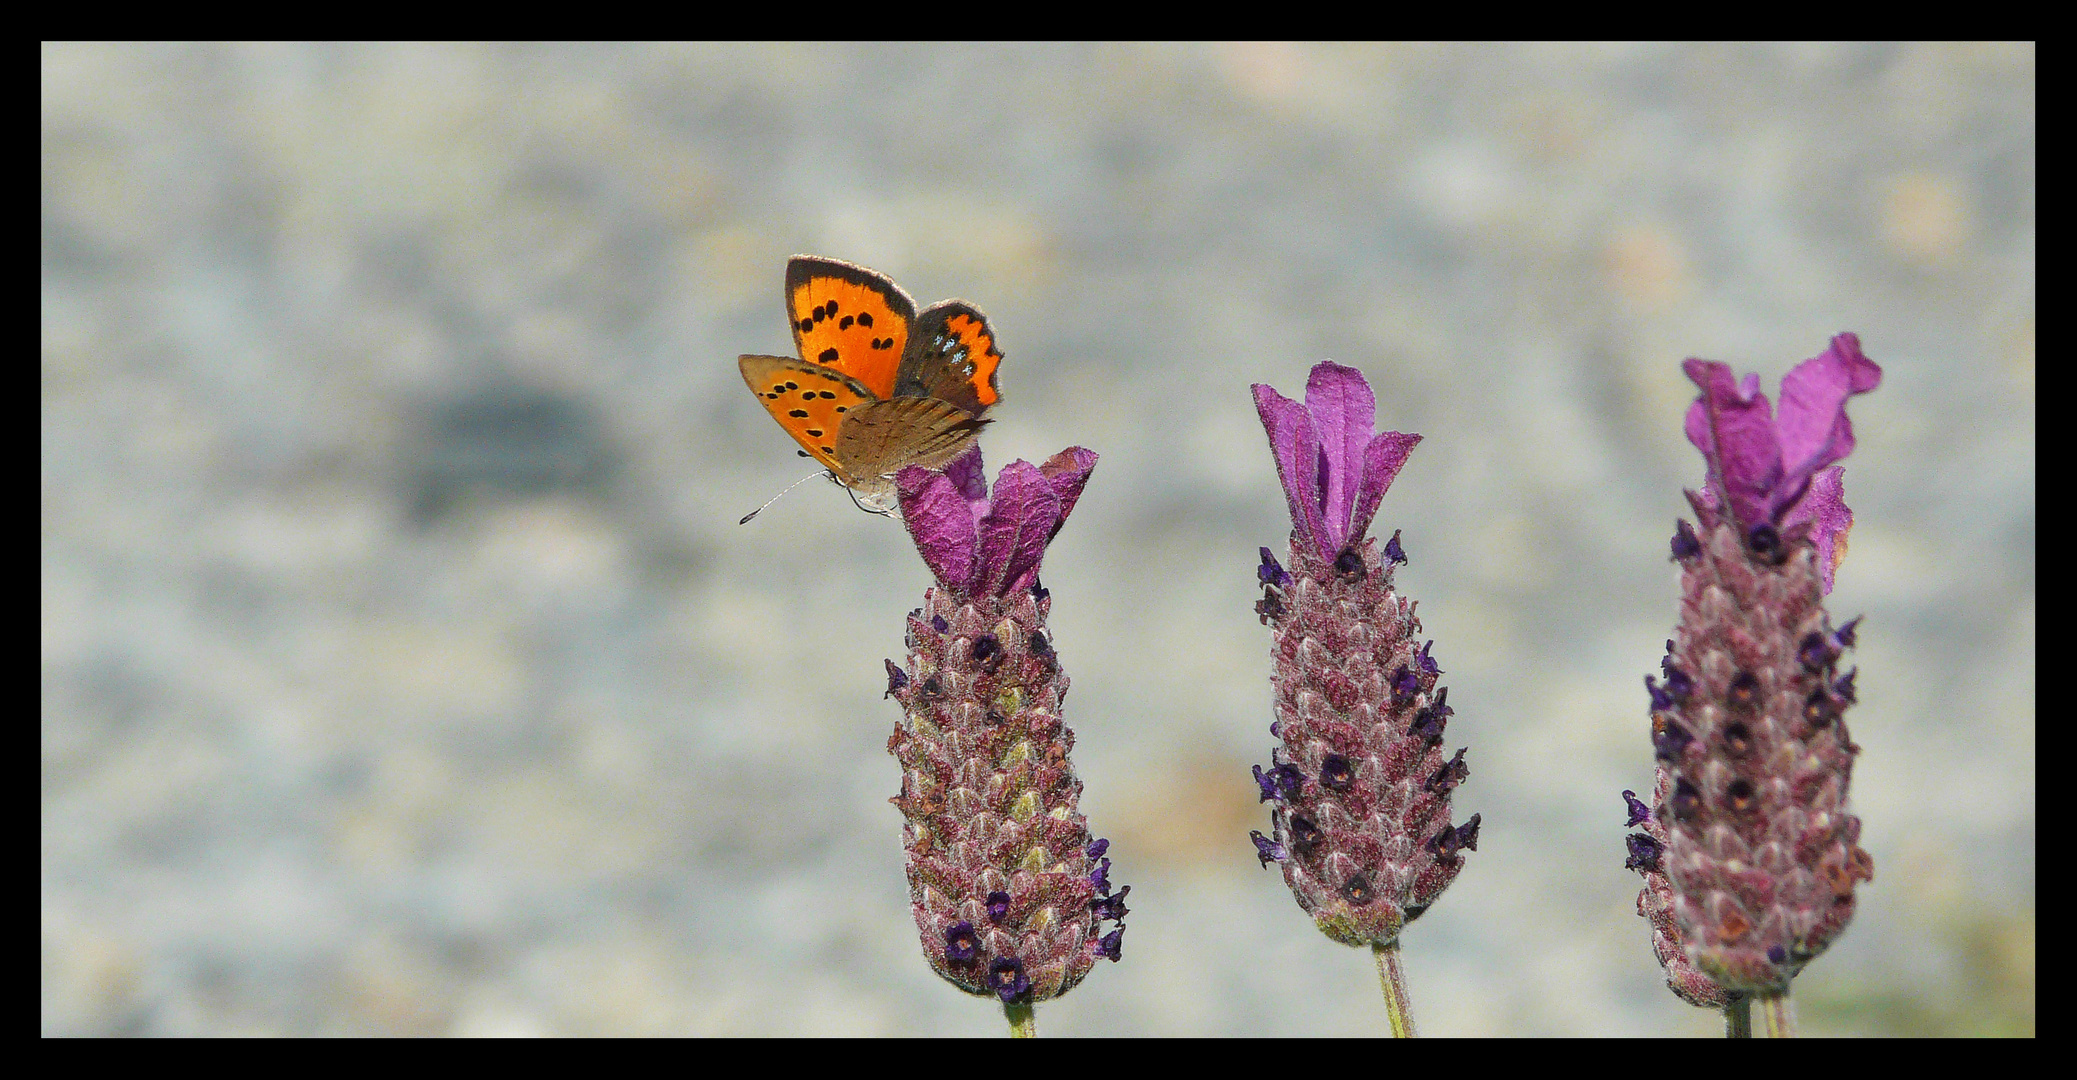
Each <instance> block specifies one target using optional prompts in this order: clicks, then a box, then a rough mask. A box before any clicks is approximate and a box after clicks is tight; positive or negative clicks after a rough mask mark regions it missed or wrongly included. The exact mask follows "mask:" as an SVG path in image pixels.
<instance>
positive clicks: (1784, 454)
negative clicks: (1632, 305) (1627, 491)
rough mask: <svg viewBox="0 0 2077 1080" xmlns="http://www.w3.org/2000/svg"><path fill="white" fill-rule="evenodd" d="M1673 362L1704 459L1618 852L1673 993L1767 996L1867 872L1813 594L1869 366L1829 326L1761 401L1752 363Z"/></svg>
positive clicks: (1837, 635)
mask: <svg viewBox="0 0 2077 1080" xmlns="http://www.w3.org/2000/svg"><path fill="white" fill-rule="evenodd" d="M1684 366H1685V369H1686V371H1687V373H1688V376H1689V377H1690V378H1691V379H1693V380H1694V381H1695V384H1696V386H1698V387H1699V388H1700V389H1701V396H1700V397H1699V398H1698V399H1697V400H1696V401H1695V404H1694V406H1693V407H1692V408H1690V409H1689V411H1688V415H1687V434H1688V438H1689V440H1690V441H1692V442H1693V443H1694V444H1695V446H1696V448H1697V449H1699V450H1701V451H1702V455H1703V458H1704V460H1705V461H1706V462H1707V464H1708V470H1709V471H1708V480H1707V482H1706V484H1705V485H1704V487H1703V488H1702V489H1701V490H1700V491H1690V492H1688V499H1689V502H1690V503H1691V505H1693V507H1694V509H1695V513H1696V516H1697V517H1698V518H1699V519H1700V527H1699V529H1695V530H1691V529H1690V527H1689V526H1688V525H1687V523H1685V522H1682V523H1680V525H1679V526H1678V530H1677V532H1676V533H1675V541H1674V544H1673V553H1674V559H1675V561H1676V562H1677V563H1678V564H1679V565H1680V579H1681V605H1680V623H1679V626H1678V627H1677V628H1676V630H1675V631H1674V637H1673V640H1672V641H1670V642H1669V643H1668V653H1667V656H1666V658H1665V659H1664V660H1663V661H1662V662H1661V668H1662V670H1663V672H1664V674H1665V676H1666V681H1667V690H1665V691H1660V690H1657V689H1656V688H1654V692H1653V694H1652V699H1651V703H1650V709H1651V717H1652V745H1653V747H1654V753H1655V756H1656V758H1657V761H1658V776H1657V783H1656V785H1655V788H1654V796H1653V804H1652V806H1651V808H1650V814H1649V819H1648V820H1647V821H1646V822H1644V826H1645V832H1644V833H1643V834H1638V835H1633V836H1632V838H1631V840H1630V841H1629V849H1630V853H1631V865H1632V867H1633V868H1635V869H1638V870H1639V871H1640V872H1641V873H1643V874H1644V875H1645V881H1646V887H1645V890H1644V892H1643V893H1641V894H1640V895H1639V896H1638V913H1639V914H1641V915H1644V916H1645V917H1646V918H1647V919H1649V920H1650V921H1651V922H1652V926H1653V948H1654V951H1656V952H1657V953H1658V955H1659V958H1660V961H1661V963H1662V964H1663V965H1664V966H1665V968H1666V974H1667V979H1668V982H1669V984H1670V985H1671V986H1672V987H1673V989H1674V991H1675V992H1676V993H1678V994H1679V995H1680V996H1681V997H1682V998H1683V999H1685V1000H1687V1001H1690V1002H1693V1003H1695V1004H1707V1005H1721V1004H1725V1003H1726V1002H1735V1001H1737V1000H1738V999H1740V998H1743V997H1747V996H1752V997H1758V998H1760V999H1762V1000H1764V1001H1767V1002H1769V1003H1770V1009H1771V1008H1774V1007H1775V1006H1776V1005H1778V1004H1780V1003H1781V1001H1782V999H1783V998H1784V997H1785V995H1786V994H1787V992H1788V987H1789V982H1790V980H1792V979H1793V978H1795V976H1796V974H1797V973H1798V972H1800V971H1801V970H1802V968H1803V966H1804V965H1806V964H1808V963H1809V962H1810V961H1811V960H1812V959H1814V958H1815V957H1816V956H1817V955H1818V954H1820V953H1822V952H1823V951H1824V950H1825V947H1826V946H1827V945H1829V944H1830V943H1831V942H1832V940H1833V939H1834V938H1836V937H1838V935H1839V934H1840V932H1841V931H1843V930H1844V929H1845V928H1846V924H1847V922H1848V921H1849V920H1850V919H1851V918H1852V917H1853V909H1854V887H1855V885H1856V883H1858V882H1861V881H1868V880H1872V879H1873V877H1874V863H1873V860H1871V859H1870V858H1869V856H1868V853H1867V852H1866V851H1864V850H1862V849H1861V847H1860V846H1859V844H1858V841H1859V838H1860V831H1861V822H1860V819H1859V818H1857V817H1854V816H1853V815H1851V814H1849V813H1847V812H1846V796H1847V785H1848V782H1849V780H1850V779H1851V777H1852V773H1853V759H1854V756H1855V755H1856V754H1857V753H1859V752H1860V747H1858V746H1856V745H1854V743H1853V740H1852V739H1851V738H1849V737H1848V735H1847V730H1846V720H1845V711H1846V708H1847V706H1848V705H1850V704H1852V695H1851V693H1850V691H1851V689H1852V683H1851V682H1850V681H1846V680H1842V679H1841V678H1840V674H1839V671H1838V667H1839V662H1840V659H1841V657H1842V655H1843V654H1844V652H1845V651H1846V650H1847V649H1848V648H1851V647H1852V645H1853V641H1854V636H1855V635H1854V629H1853V628H1854V623H1848V624H1846V625H1845V626H1842V627H1840V628H1838V629H1836V630H1835V629H1834V628H1833V625H1832V622H1831V617H1830V616H1829V615H1828V614H1827V612H1826V611H1825V607H1824V597H1825V594H1826V593H1828V592H1830V591H1831V586H1832V572H1833V569H1834V568H1835V566H1836V565H1837V563H1838V560H1839V558H1840V556H1841V555H1842V554H1843V553H1844V544H1843V538H1844V533H1845V531H1846V529H1847V527H1848V526H1849V525H1850V524H1851V523H1852V520H1853V516H1852V514H1851V512H1850V511H1848V510H1847V508H1846V504H1845V502H1844V500H1843V498H1842V495H1843V483H1842V479H1843V475H1844V470H1843V469H1842V468H1840V467H1839V466H1838V465H1837V464H1836V463H1837V462H1838V461H1840V460H1842V459H1843V458H1845V457H1846V455H1847V454H1848V453H1849V452H1850V451H1851V450H1852V449H1853V444H1854V438H1853V426H1852V424H1851V423H1849V422H1848V420H1847V417H1846V403H1847V401H1848V400H1849V399H1850V398H1851V397H1853V396H1854V395H1856V394H1862V393H1866V392H1868V391H1870V390H1873V389H1875V387H1876V386H1877V385H1878V384H1879V383H1880V382H1881V380H1882V369H1881V368H1879V367H1877V366H1876V365H1875V364H1874V362H1872V361H1870V360H1869V359H1868V358H1867V357H1866V356H1864V355H1862V353H1861V346H1860V340H1859V339H1858V338H1856V337H1855V336H1854V335H1852V334H1840V335H1839V336H1837V337H1835V338H1833V339H1832V343H1831V347H1830V348H1828V349H1827V350H1825V352H1824V353H1823V354H1821V355H1819V356H1817V357H1815V358H1813V359H1810V360H1807V361H1804V362H1803V363H1802V364H1799V365H1797V367H1796V368H1795V370H1793V371H1791V372H1790V373H1789V374H1788V376H1787V377H1786V378H1784V379H1783V380H1782V391H1781V409H1780V412H1779V413H1778V414H1776V413H1775V412H1774V411H1773V410H1772V409H1771V408H1770V407H1769V405H1768V402H1767V398H1766V397H1765V396H1764V395H1762V394H1761V393H1760V392H1759V379H1758V376H1747V377H1746V378H1745V380H1744V381H1743V383H1742V384H1741V383H1739V382H1738V381H1737V380H1736V379H1735V378H1734V377H1733V375H1732V373H1731V369H1730V368H1729V367H1727V366H1725V365H1723V364H1719V363H1713V362H1709V361H1703V360H1689V361H1687V363H1686V364H1685V365H1684ZM1857 621H1858V620H1856V622H1857ZM1647 683H1648V685H1649V680H1648V681H1647ZM1676 686H1677V687H1678V689H1677V690H1675V687H1676ZM1842 688H1843V689H1842ZM1632 816H1633V817H1634V816H1635V811H1634V810H1633V813H1632ZM1772 1015H1773V1014H1772V1013H1770V1018H1771V1017H1772ZM1783 1015H1784V1016H1785V1007H1784V1011H1783Z"/></svg>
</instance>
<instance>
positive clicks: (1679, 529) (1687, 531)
mask: <svg viewBox="0 0 2077 1080" xmlns="http://www.w3.org/2000/svg"><path fill="white" fill-rule="evenodd" d="M1700 554H1702V538H1701V537H1699V536H1696V535H1695V527H1694V526H1693V525H1690V524H1688V523H1687V519H1685V518H1683V519H1681V520H1680V522H1678V523H1677V524H1676V525H1674V527H1673V557H1674V558H1675V559H1677V560H1679V561H1681V562H1686V561H1687V560H1689V559H1692V558H1694V557H1695V556H1697V555H1700Z"/></svg>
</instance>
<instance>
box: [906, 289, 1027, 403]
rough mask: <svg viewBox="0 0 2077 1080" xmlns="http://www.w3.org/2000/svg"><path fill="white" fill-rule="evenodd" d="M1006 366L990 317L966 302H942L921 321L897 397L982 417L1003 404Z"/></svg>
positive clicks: (919, 318) (920, 317)
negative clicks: (933, 401) (999, 384)
mask: <svg viewBox="0 0 2077 1080" xmlns="http://www.w3.org/2000/svg"><path fill="white" fill-rule="evenodd" d="M1001 364H1002V352H1001V350H999V349H997V348H996V347H995V331H994V329H993V328H991V327H990V326H989V325H988V316H986V315H983V314H981V310H980V309H979V308H977V307H975V306H973V305H972V304H969V303H966V302H965V301H963V300H941V301H939V302H937V303H935V304H932V305H930V306H929V307H927V308H925V309H923V314H921V315H918V316H917V317H916V322H915V330H914V331H913V332H912V333H911V334H910V336H909V345H908V349H907V351H906V352H905V353H904V354H903V356H902V362H901V369H900V371H899V372H897V374H896V378H895V381H894V395H895V396H896V397H930V398H938V399H940V400H943V401H949V402H951V403H952V404H954V405H957V406H959V407H960V408H962V409H965V410H966V411H967V412H969V413H971V414H973V415H974V416H979V415H981V414H982V413H984V412H987V411H988V408H989V406H991V405H994V404H995V403H996V402H997V401H1000V400H1002V393H1001V391H999V390H998V389H996V386H995V369H996V368H997V367H998V366H1000V365H1001Z"/></svg>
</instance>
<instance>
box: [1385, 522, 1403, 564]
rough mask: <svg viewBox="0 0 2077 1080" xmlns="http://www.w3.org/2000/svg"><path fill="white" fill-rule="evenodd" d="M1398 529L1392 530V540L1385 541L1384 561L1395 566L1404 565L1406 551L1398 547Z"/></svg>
mask: <svg viewBox="0 0 2077 1080" xmlns="http://www.w3.org/2000/svg"><path fill="white" fill-rule="evenodd" d="M1399 532H1400V530H1398V529H1393V530H1392V538H1391V539H1390V540H1387V541H1385V560H1386V561H1387V562H1390V563H1392V564H1394V565H1397V566H1405V565H1406V549H1405V548H1403V547H1400V546H1399Z"/></svg>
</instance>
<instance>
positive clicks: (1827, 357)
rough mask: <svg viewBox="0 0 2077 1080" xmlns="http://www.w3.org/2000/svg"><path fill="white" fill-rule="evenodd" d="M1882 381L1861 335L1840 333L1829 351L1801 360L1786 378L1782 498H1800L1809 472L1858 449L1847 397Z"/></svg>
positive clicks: (1779, 424)
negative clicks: (1864, 350) (1848, 411)
mask: <svg viewBox="0 0 2077 1080" xmlns="http://www.w3.org/2000/svg"><path fill="white" fill-rule="evenodd" d="M1881 384H1882V369H1881V368H1880V367H1877V366H1876V365H1875V362H1874V361H1873V360H1870V359H1868V358H1867V357H1866V356H1864V355H1862V354H1861V339H1860V338H1859V337H1856V336H1855V335H1853V334H1840V335H1838V336H1837V337H1834V338H1833V339H1832V344H1831V347H1830V348H1828V349H1826V350H1825V351H1824V352H1823V353H1821V354H1819V355H1817V356H1814V357H1811V358H1810V359H1808V360H1805V361H1803V362H1802V363H1800V364H1797V365H1796V367H1795V370H1793V371H1791V372H1789V373H1788V375H1787V376H1786V377H1785V378H1783V379H1782V380H1781V412H1780V415H1779V416H1778V417H1776V419H1775V421H1774V430H1775V434H1776V437H1777V438H1778V439H1779V440H1780V442H1781V463H1782V468H1783V477H1782V479H1783V484H1782V489H1781V491H1780V492H1779V494H1778V500H1779V502H1781V503H1786V502H1787V501H1790V500H1793V499H1795V498H1796V497H1797V496H1798V495H1800V494H1801V488H1802V486H1803V484H1804V483H1805V480H1806V478H1807V477H1809V476H1810V475H1811V474H1813V473H1815V472H1817V471H1818V470H1819V469H1822V468H1824V467H1825V466H1827V465H1830V464H1832V463H1833V462H1835V461H1840V460H1843V459H1845V457H1846V455H1848V454H1851V453H1853V424H1852V423H1851V422H1850V421H1848V420H1847V418H1846V402H1847V399H1848V398H1851V397H1852V396H1853V395H1855V394H1865V393H1867V392H1868V391H1870V390H1873V389H1875V388H1876V387H1877V386H1880V385H1881Z"/></svg>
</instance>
